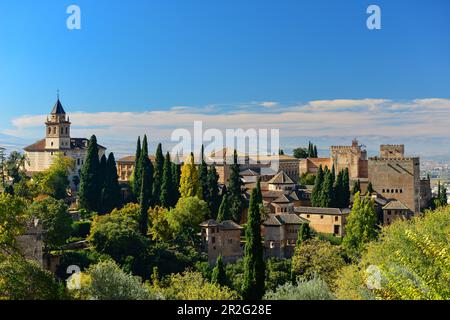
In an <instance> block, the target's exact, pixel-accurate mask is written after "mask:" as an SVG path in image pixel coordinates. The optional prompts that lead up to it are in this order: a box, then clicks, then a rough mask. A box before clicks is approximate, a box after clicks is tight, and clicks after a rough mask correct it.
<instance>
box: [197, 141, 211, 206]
mask: <svg viewBox="0 0 450 320" xmlns="http://www.w3.org/2000/svg"><path fill="white" fill-rule="evenodd" d="M200 158H201V163H200V166H199V169H198V171H199V183H200V195H201V199H202V200H204V201H205V202H206V203H209V202H210V200H209V187H208V165H207V164H206V162H205V154H204V146H203V145H202V151H201V154H200Z"/></svg>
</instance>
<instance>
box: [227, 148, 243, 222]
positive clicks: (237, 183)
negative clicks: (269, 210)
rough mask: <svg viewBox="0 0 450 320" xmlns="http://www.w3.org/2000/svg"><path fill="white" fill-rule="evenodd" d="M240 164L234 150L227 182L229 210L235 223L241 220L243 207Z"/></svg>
mask: <svg viewBox="0 0 450 320" xmlns="http://www.w3.org/2000/svg"><path fill="white" fill-rule="evenodd" d="M239 173H240V166H239V164H238V159H237V152H236V150H234V156H233V165H232V166H231V174H230V178H229V183H228V192H229V195H230V206H231V208H230V210H231V216H232V218H233V220H234V221H235V222H237V223H239V222H240V221H241V215H242V210H243V209H244V198H243V197H242V184H243V183H242V180H241V176H240V174H239Z"/></svg>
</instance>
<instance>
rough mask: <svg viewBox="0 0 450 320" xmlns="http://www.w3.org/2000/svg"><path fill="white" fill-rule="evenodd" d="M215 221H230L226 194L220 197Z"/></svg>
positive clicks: (228, 201)
mask: <svg viewBox="0 0 450 320" xmlns="http://www.w3.org/2000/svg"><path fill="white" fill-rule="evenodd" d="M216 220H217V222H223V221H226V220H231V212H230V200H229V198H228V194H224V196H223V197H222V203H221V204H220V207H219V213H218V214H217V218H216Z"/></svg>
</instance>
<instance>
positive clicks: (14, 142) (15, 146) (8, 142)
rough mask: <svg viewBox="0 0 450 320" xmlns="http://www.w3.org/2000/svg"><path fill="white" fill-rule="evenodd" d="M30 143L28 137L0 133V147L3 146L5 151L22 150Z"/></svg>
mask: <svg viewBox="0 0 450 320" xmlns="http://www.w3.org/2000/svg"><path fill="white" fill-rule="evenodd" d="M30 143H32V142H31V141H30V140H29V139H23V138H18V137H14V136H10V135H7V134H3V133H0V147H2V148H5V149H6V152H11V151H22V150H23V148H24V147H26V146H27V145H29V144H30Z"/></svg>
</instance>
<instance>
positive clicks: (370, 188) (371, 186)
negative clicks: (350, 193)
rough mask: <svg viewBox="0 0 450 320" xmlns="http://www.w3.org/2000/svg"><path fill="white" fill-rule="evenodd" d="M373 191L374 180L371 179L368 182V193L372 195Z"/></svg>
mask: <svg viewBox="0 0 450 320" xmlns="http://www.w3.org/2000/svg"><path fill="white" fill-rule="evenodd" d="M372 193H373V185H372V182H370V181H369V183H368V184H367V194H368V195H369V196H370V195H371V194H372Z"/></svg>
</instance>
